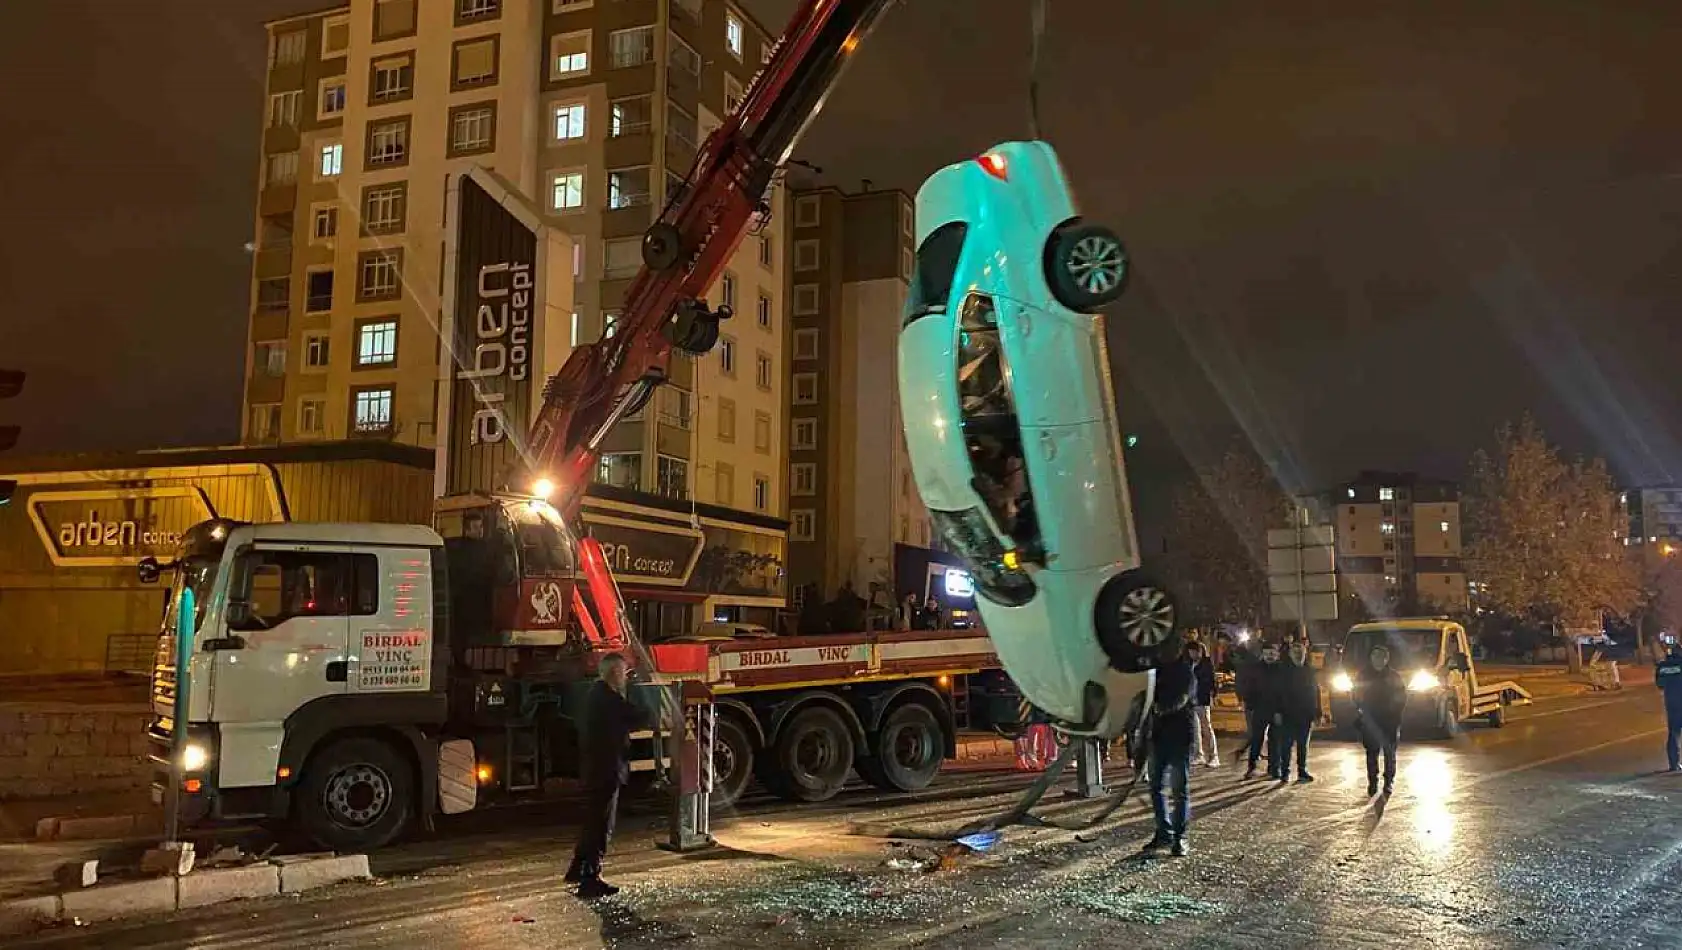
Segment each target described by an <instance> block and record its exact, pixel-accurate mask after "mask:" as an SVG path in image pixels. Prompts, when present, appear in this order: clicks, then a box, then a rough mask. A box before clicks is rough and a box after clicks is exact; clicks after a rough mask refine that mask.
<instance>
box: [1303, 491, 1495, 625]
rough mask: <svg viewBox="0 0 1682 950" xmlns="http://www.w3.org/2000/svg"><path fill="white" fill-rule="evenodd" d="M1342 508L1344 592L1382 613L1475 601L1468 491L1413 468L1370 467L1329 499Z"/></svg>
mask: <svg viewBox="0 0 1682 950" xmlns="http://www.w3.org/2000/svg"><path fill="white" fill-rule="evenodd" d="M1323 501H1324V503H1325V504H1326V506H1327V508H1328V509H1329V510H1330V511H1332V512H1334V514H1333V518H1332V523H1333V524H1334V526H1335V528H1336V537H1337V556H1338V571H1339V576H1338V587H1339V594H1340V595H1341V596H1343V597H1344V598H1346V599H1349V600H1356V599H1358V600H1361V601H1363V602H1364V603H1365V604H1366V605H1367V608H1368V611H1369V612H1371V613H1374V614H1377V613H1381V612H1383V611H1385V610H1387V609H1390V608H1392V607H1393V606H1394V605H1398V604H1417V605H1419V606H1421V607H1429V608H1432V609H1441V610H1459V609H1463V608H1464V607H1465V606H1466V603H1467V599H1466V598H1467V589H1466V571H1465V567H1464V565H1463V563H1462V561H1461V555H1462V550H1461V529H1460V490H1459V487H1458V486H1457V485H1455V484H1454V483H1453V482H1448V481H1442V480H1438V479H1432V478H1425V477H1422V476H1419V475H1416V474H1413V473H1406V472H1400V473H1399V472H1362V473H1361V474H1360V475H1359V476H1357V477H1356V478H1355V479H1354V480H1353V481H1351V482H1348V483H1346V484H1344V485H1341V486H1339V487H1338V488H1337V489H1334V490H1333V491H1332V492H1331V493H1329V496H1328V497H1326V498H1325V499H1323Z"/></svg>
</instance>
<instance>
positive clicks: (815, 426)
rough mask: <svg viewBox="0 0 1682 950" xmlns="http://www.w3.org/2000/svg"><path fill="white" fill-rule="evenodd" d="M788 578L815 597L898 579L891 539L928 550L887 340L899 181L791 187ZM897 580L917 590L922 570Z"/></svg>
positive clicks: (903, 227) (906, 250) (897, 292)
mask: <svg viewBox="0 0 1682 950" xmlns="http://www.w3.org/2000/svg"><path fill="white" fill-rule="evenodd" d="M789 203H790V214H789V218H790V220H789V221H788V222H787V227H788V229H789V230H788V234H789V240H790V245H789V252H788V254H787V256H786V260H787V264H788V268H789V287H790V298H791V299H790V329H791V333H790V360H789V364H788V366H789V373H788V387H789V396H790V403H791V406H790V410H789V422H788V442H789V575H790V583H791V584H792V585H793V586H794V589H795V590H796V592H797V593H796V596H797V597H798V596H800V594H799V591H800V589H801V588H802V587H803V586H804V585H806V584H813V585H816V586H817V588H818V590H819V592H820V594H821V595H822V596H825V597H828V596H831V595H833V593H834V592H835V590H836V589H837V588H839V587H840V585H841V584H842V583H843V582H845V581H849V580H850V581H851V582H852V583H853V585H854V587H855V588H856V589H857V590H858V591H859V592H860V593H861V594H863V593H866V592H867V591H868V589H869V585H870V584H871V583H872V582H876V583H881V584H884V585H888V587H887V589H889V590H893V589H894V588H893V586H891V584H892V582H893V581H895V578H894V577H893V574H894V565H895V547H896V545H899V546H912V547H919V548H927V547H928V546H929V543H930V532H931V527H930V523H929V518H928V512H927V510H926V509H925V508H924V507H923V505H922V501H921V500H920V499H919V497H918V495H917V488H916V485H915V484H914V482H913V479H912V475H911V463H910V459H909V457H908V455H907V453H906V448H905V436H904V432H903V430H902V427H901V425H900V414H899V387H898V376H897V371H896V355H895V354H896V349H895V347H896V341H897V339H898V336H899V326H900V322H901V319H902V318H903V316H904V313H905V302H906V295H907V293H908V288H909V281H910V276H911V268H912V255H913V244H914V242H915V240H916V238H915V236H914V232H913V229H912V213H913V207H914V205H913V202H912V200H911V198H910V196H909V195H906V194H905V193H904V192H901V191H864V192H862V193H858V194H847V193H845V192H842V191H841V190H839V189H836V188H828V187H809V188H799V187H795V188H793V189H791V192H790V201H789ZM898 580H900V581H902V583H899V585H898V586H899V587H900V588H903V589H905V590H921V589H922V584H923V580H922V579H920V578H901V579H898Z"/></svg>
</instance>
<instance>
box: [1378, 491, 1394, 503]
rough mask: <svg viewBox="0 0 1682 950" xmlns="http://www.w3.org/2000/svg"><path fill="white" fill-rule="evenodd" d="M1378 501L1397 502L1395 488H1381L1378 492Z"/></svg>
mask: <svg viewBox="0 0 1682 950" xmlns="http://www.w3.org/2000/svg"><path fill="white" fill-rule="evenodd" d="M1378 500H1379V501H1395V500H1396V490H1395V489H1394V488H1380V489H1379V490H1378Z"/></svg>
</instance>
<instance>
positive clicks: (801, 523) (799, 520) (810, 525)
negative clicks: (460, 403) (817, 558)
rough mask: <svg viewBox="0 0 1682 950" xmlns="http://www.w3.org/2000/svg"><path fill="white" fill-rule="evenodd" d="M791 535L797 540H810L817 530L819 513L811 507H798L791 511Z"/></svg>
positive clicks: (789, 526) (789, 529)
mask: <svg viewBox="0 0 1682 950" xmlns="http://www.w3.org/2000/svg"><path fill="white" fill-rule="evenodd" d="M788 520H789V525H788V534H789V537H791V538H793V539H794V540H796V541H810V540H812V539H813V537H814V535H815V532H816V525H817V520H818V519H817V513H816V512H814V511H813V510H812V509H810V508H796V509H794V510H793V511H791V512H789V519H788Z"/></svg>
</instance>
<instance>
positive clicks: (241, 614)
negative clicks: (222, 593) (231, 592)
mask: <svg viewBox="0 0 1682 950" xmlns="http://www.w3.org/2000/svg"><path fill="white" fill-rule="evenodd" d="M250 626H251V603H250V602H249V601H244V600H230V601H228V629H229V630H246V629H249V628H250Z"/></svg>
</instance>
